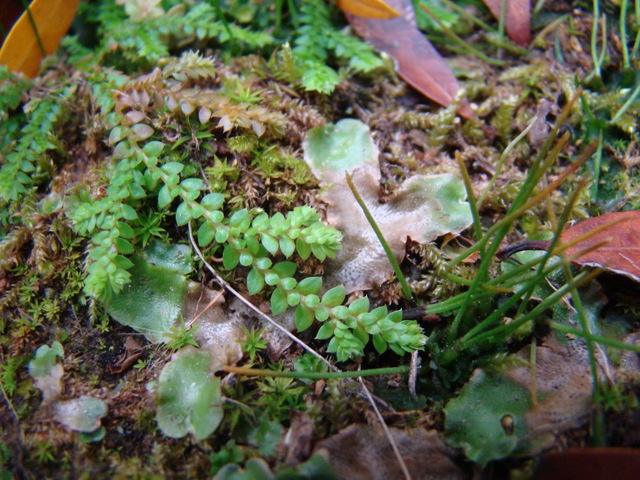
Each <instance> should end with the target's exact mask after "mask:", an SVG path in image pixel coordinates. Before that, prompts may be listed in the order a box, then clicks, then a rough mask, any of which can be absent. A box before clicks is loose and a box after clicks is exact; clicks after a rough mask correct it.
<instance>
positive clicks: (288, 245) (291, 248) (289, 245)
mask: <svg viewBox="0 0 640 480" xmlns="http://www.w3.org/2000/svg"><path fill="white" fill-rule="evenodd" d="M295 250H296V244H295V243H294V241H293V240H291V239H290V238H288V237H280V251H281V252H282V254H283V255H284V256H285V257H286V258H289V257H290V256H291V255H293V252H295Z"/></svg>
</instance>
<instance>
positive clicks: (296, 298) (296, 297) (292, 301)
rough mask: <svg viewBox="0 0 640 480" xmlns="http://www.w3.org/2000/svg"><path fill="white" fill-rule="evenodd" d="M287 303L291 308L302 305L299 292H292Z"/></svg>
mask: <svg viewBox="0 0 640 480" xmlns="http://www.w3.org/2000/svg"><path fill="white" fill-rule="evenodd" d="M287 303H288V304H289V306H290V307H295V306H296V305H298V304H299V303H300V294H299V293H298V292H291V293H290V294H288V295H287Z"/></svg>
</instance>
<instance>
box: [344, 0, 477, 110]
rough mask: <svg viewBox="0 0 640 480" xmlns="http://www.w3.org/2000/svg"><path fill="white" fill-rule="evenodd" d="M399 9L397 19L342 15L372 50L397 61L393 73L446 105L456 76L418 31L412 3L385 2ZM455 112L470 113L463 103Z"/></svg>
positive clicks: (454, 91) (455, 89)
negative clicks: (379, 51) (383, 53)
mask: <svg viewBox="0 0 640 480" xmlns="http://www.w3.org/2000/svg"><path fill="white" fill-rule="evenodd" d="M387 3H388V4H389V5H390V6H391V7H393V8H394V9H396V10H398V11H399V12H400V13H401V15H400V16H399V17H395V18H391V19H386V20H377V19H373V18H364V17H360V16H356V15H352V14H350V13H347V12H345V16H346V17H347V20H349V23H350V24H351V26H352V27H353V29H354V30H355V31H356V32H357V33H358V35H360V36H361V37H362V38H364V39H365V40H366V41H367V42H369V43H370V44H371V45H372V46H373V47H374V48H375V49H377V50H381V51H383V52H385V53H387V54H388V55H390V56H391V57H392V58H393V59H394V60H395V62H396V70H397V71H398V75H400V76H401V77H402V78H403V79H404V80H405V81H406V82H407V83H408V84H409V85H411V86H412V87H413V88H415V89H416V90H418V91H419V92H420V93H422V94H423V95H424V96H426V97H427V98H429V99H431V100H433V101H434V102H436V103H438V104H440V105H443V106H445V107H446V106H448V105H450V104H451V102H452V101H453V99H454V97H455V96H456V94H457V93H458V89H459V88H460V87H459V85H458V80H457V79H456V77H455V75H454V74H453V72H452V71H451V69H450V68H449V66H448V65H447V63H446V62H445V61H444V59H443V58H442V57H441V56H440V54H439V53H438V51H437V50H436V49H435V48H434V47H433V45H432V44H431V42H429V40H427V38H426V37H425V36H424V35H423V34H422V32H420V30H418V27H417V24H416V19H415V13H414V11H413V5H412V3H411V0H388V1H387ZM458 113H459V114H460V115H462V116H463V117H465V118H470V117H472V116H473V111H472V110H471V108H470V107H469V104H468V102H467V101H466V100H465V101H463V102H461V103H460V106H459V107H458Z"/></svg>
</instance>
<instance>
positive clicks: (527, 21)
mask: <svg viewBox="0 0 640 480" xmlns="http://www.w3.org/2000/svg"><path fill="white" fill-rule="evenodd" d="M483 1H484V4H485V5H486V6H487V7H489V10H491V13H492V14H493V16H494V17H496V18H498V19H499V18H500V10H501V8H502V2H507V5H506V11H505V16H504V27H505V29H506V31H507V35H509V38H511V40H513V41H514V42H516V43H517V44H518V45H521V46H523V47H524V46H525V45H528V44H529V42H530V41H531V0H483Z"/></svg>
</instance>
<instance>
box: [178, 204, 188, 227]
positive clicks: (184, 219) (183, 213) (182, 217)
mask: <svg viewBox="0 0 640 480" xmlns="http://www.w3.org/2000/svg"><path fill="white" fill-rule="evenodd" d="M189 220H191V208H190V207H189V204H188V203H187V202H182V203H181V204H180V205H178V209H177V210H176V223H177V224H178V226H182V225H186V224H187V223H189Z"/></svg>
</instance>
